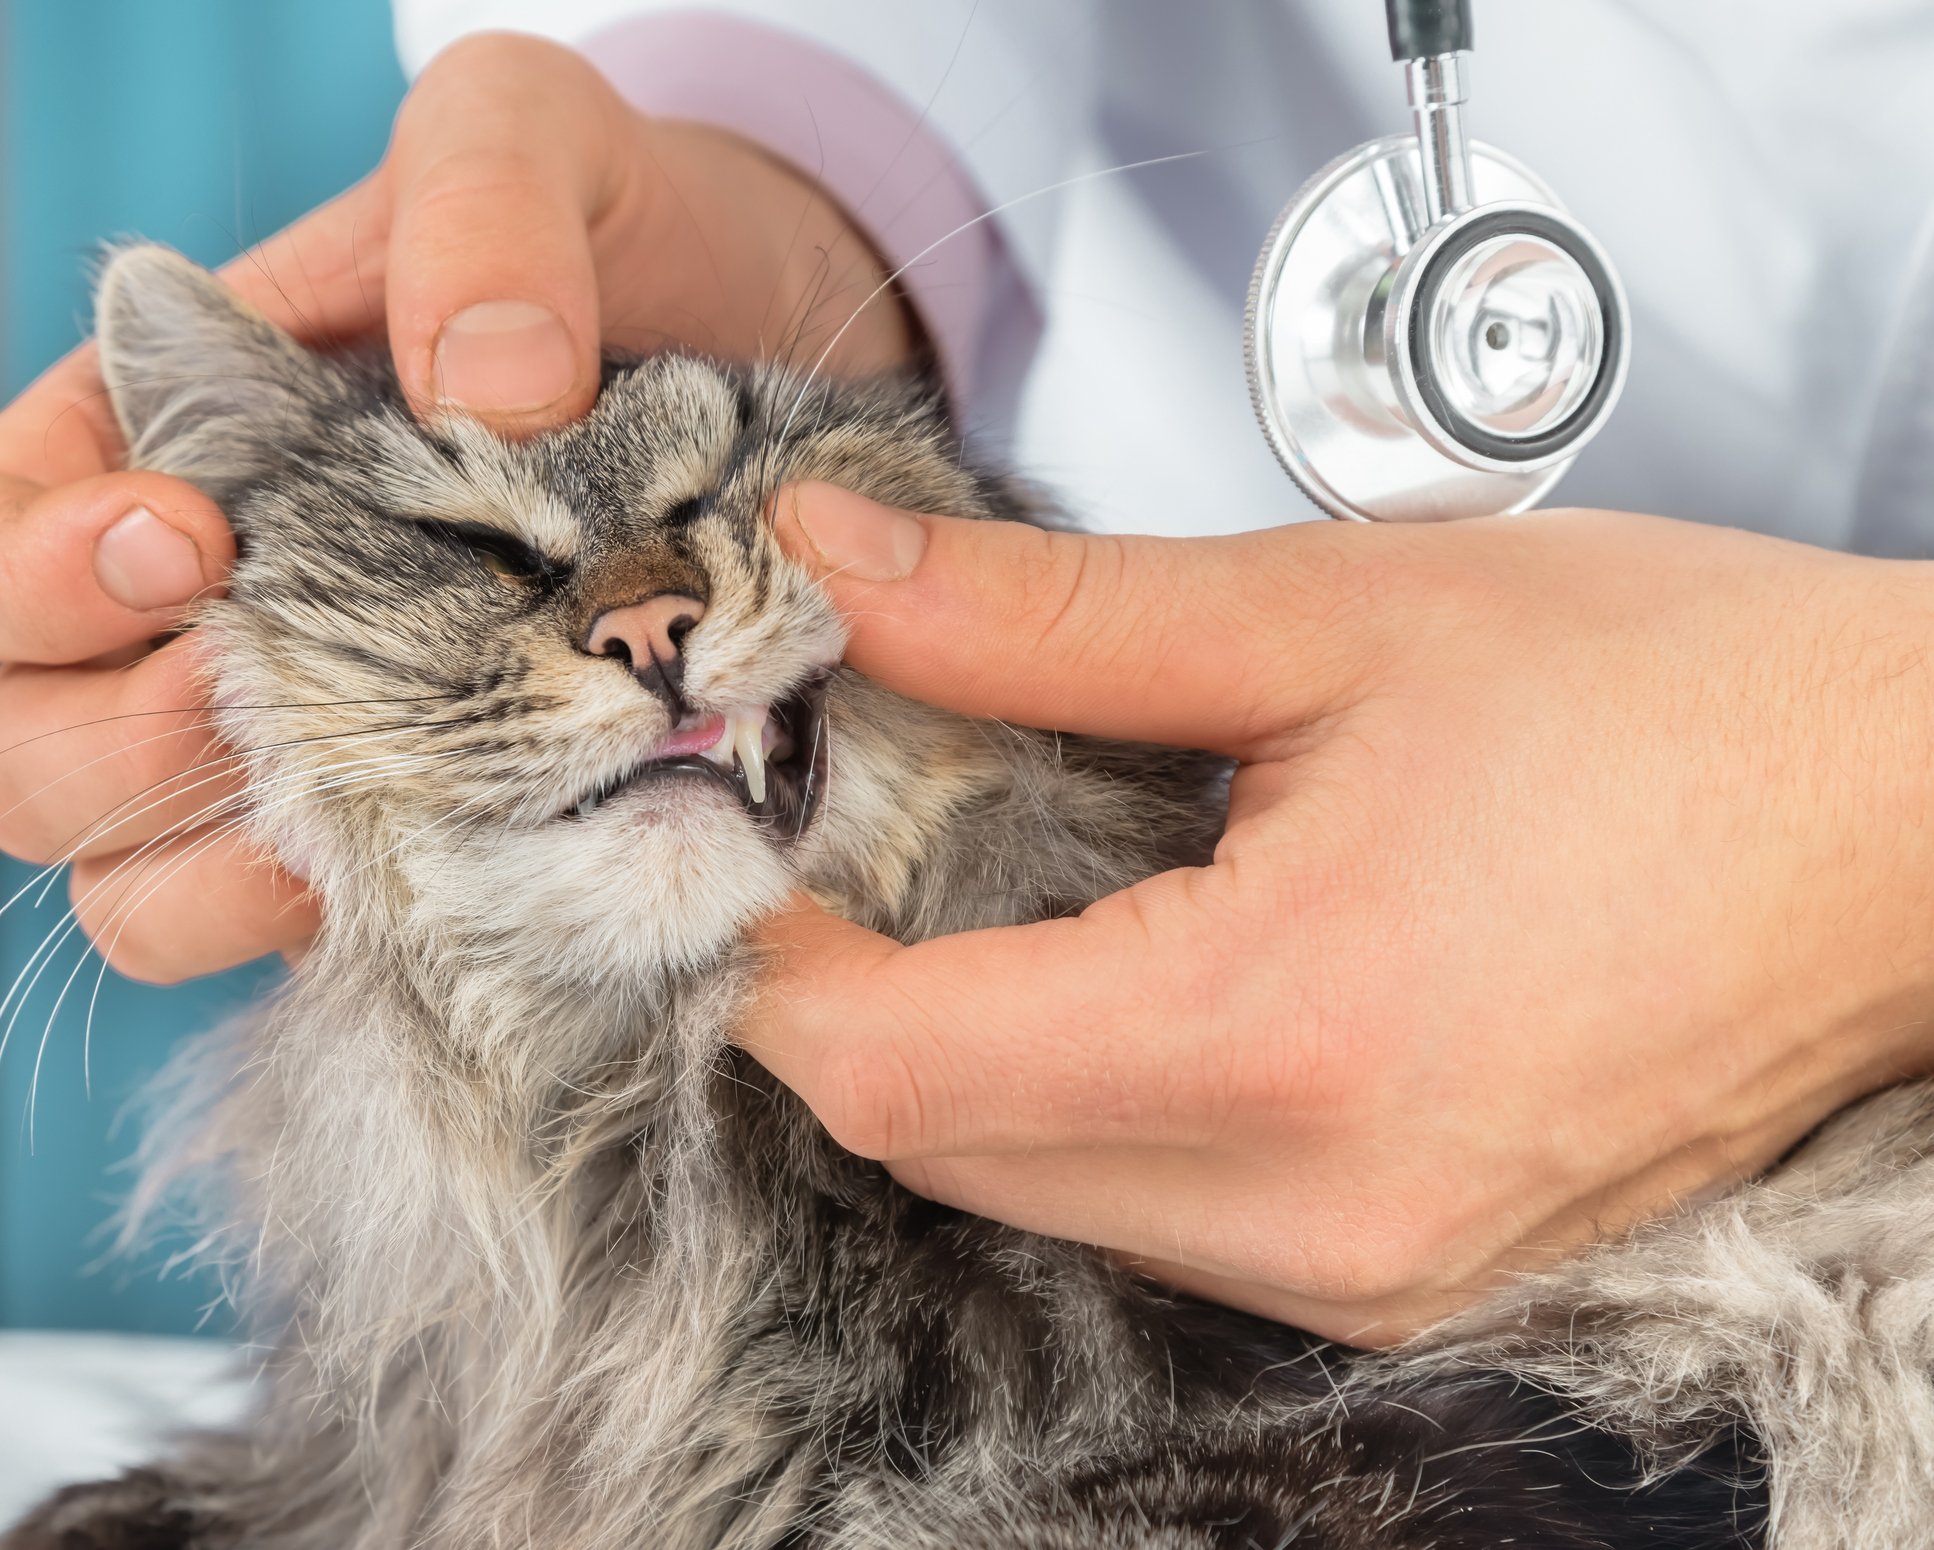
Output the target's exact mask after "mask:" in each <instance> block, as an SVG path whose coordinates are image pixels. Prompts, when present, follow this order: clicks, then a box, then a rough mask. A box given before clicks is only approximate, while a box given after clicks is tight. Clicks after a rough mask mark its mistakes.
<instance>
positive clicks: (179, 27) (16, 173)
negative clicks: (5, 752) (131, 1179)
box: [0, 0, 403, 1331]
mask: <svg viewBox="0 0 1934 1550" xmlns="http://www.w3.org/2000/svg"><path fill="white" fill-rule="evenodd" d="M402 91H403V80H402V76H401V74H400V72H399V70H398V68H397V64H396V58H395V53H394V50H393V45H392V42H391V37H390V17H389V7H388V4H387V3H386V0H0V392H4V393H5V395H7V396H9V397H11V395H12V394H14V393H15V392H17V391H18V390H19V389H20V388H21V387H22V386H24V385H25V384H26V383H27V382H28V381H29V380H31V379H32V377H33V376H34V375H35V374H36V373H37V372H39V371H40V370H41V368H42V367H44V366H46V365H47V364H48V363H49V362H51V361H53V360H54V359H56V358H57V357H58V356H60V355H61V354H63V353H64V352H65V351H67V350H68V349H70V348H71V347H72V346H73V345H74V344H75V342H76V341H77V340H78V339H80V338H81V336H82V335H83V333H84V332H85V323H84V319H85V318H86V315H87V290H86V278H85V277H86V272H87V268H88V265H89V262H90V260H91V258H92V257H93V255H94V254H95V253H96V252H97V250H98V248H99V245H100V244H101V242H102V241H104V240H106V239H108V238H112V237H123V236H130V235H140V236H146V237H153V238H156V239H159V240H160V241H163V242H167V243H170V244H172V245H174V246H175V247H178V248H180V249H181V250H182V251H183V252H185V253H188V254H190V255H191V256H193V257H195V258H197V259H200V260H201V261H202V262H204V263H209V264H214V263H219V262H220V261H222V260H223V259H226V258H228V257H229V256H230V255H232V254H233V253H234V252H235V251H236V250H237V249H238V248H239V247H241V246H243V245H245V244H246V243H249V242H253V241H256V240H258V239H260V238H262V237H265V236H267V235H269V234H270V233H271V232H273V231H275V230H276V229H277V228H278V227H281V226H283V225H285V224H287V223H288V222H289V221H291V220H293V219H294V218H295V217H296V216H298V215H300V214H301V213H302V212H303V211H305V210H307V209H309V208H311V207H312V206H314V205H316V204H318V203H320V202H321V201H322V200H324V199H326V198H327V197H329V196H330V195H331V194H334V193H336V192H337V191H339V190H340V189H342V188H343V187H345V186H346V185H348V184H349V183H351V182H353V181H355V180H356V179H357V178H358V177H360V176H362V174H364V173H365V172H367V171H368V170H369V169H370V168H371V167H373V166H374V165H375V164H376V162H377V160H378V159H379V158H380V157H381V155H382V150H383V145H384V142H385V139H386V138H387V135H388V130H389V123H390V119H391V117H392V115H393V114H394V112H395V108H396V104H397V102H398V100H399V99H400V98H401V96H402ZM4 733H5V728H4V726H0V747H4V746H5V742H6V739H5V735H4ZM26 876H27V873H26V871H25V869H24V868H21V867H19V866H16V865H14V864H13V863H11V862H0V899H5V898H7V897H10V896H11V895H12V894H13V893H14V891H15V890H16V889H17V888H18V887H19V886H20V884H21V882H22V881H23V880H24V879H25V878H26ZM65 908H66V890H65V885H64V883H63V884H59V885H57V886H56V887H55V889H54V890H53V892H52V894H50V896H49V901H48V903H47V905H46V906H44V907H42V908H40V909H39V910H37V911H36V910H29V909H28V908H27V905H26V903H25V902H23V903H22V904H20V905H16V906H15V907H14V908H13V909H11V910H9V911H8V912H7V913H6V914H5V915H3V916H0V993H4V988H3V987H5V986H6V985H8V984H11V983H12V981H13V979H14V977H15V975H16V973H17V972H18V971H19V968H20V966H21V964H22V963H24V962H25V960H26V958H27V956H28V955H29V954H30V953H32V952H33V950H34V948H35V947H36V946H37V945H38V944H39V942H40V941H41V939H42V938H43V937H44V936H45V935H46V933H47V932H48V931H49V930H50V929H51V928H53V927H54V926H55V925H56V923H57V921H58V918H59V915H60V912H61V911H62V910H64V909H65ZM75 941H78V938H76V939H75ZM76 956H77V954H76V950H75V947H74V943H72V942H70V944H69V946H68V948H67V949H66V950H65V951H63V953H62V954H61V955H60V957H59V960H58V964H59V966H58V969H57V970H52V969H50V970H49V973H48V976H47V978H46V979H45V980H43V981H42V987H41V992H40V994H39V995H38V996H37V997H36V1000H35V1003H34V1004H33V1005H30V1006H29V1007H28V1008H27V1010H26V1012H25V1014H24V1015H23V1016H22V1017H21V1019H20V1024H19V1026H18V1027H16V1029H15V1032H14V1037H13V1040H12V1042H11V1044H10V1045H9V1047H8V1049H7V1052H6V1054H5V1056H4V1057H0V1326H31V1327H42V1328H66V1329H139V1330H151V1331H162V1330H168V1331H184V1330H188V1329H190V1328H194V1327H196V1326H197V1325H198V1324H200V1323H201V1320H202V1314H203V1310H204V1308H205V1307H206V1306H207V1304H208V1303H209V1300H210V1296H211V1292H210V1288H209V1287H208V1286H207V1285H206V1284H205V1283H198V1282H191V1281H183V1280H182V1279H180V1278H178V1277H177V1278H163V1277H161V1276H160V1275H159V1274H158V1273H157V1270H156V1267H155V1266H154V1265H149V1266H147V1267H145V1268H142V1269H130V1268H129V1267H127V1266H123V1265H114V1266H110V1267H108V1268H105V1269H99V1270H95V1271H94V1272H93V1273H91V1274H89V1273H84V1272H85V1271H86V1268H87V1267H88V1266H89V1265H92V1264H95V1263H96V1262H98V1261H99V1260H100V1258H101V1250H102V1243H101V1240H100V1228H101V1224H102V1223H103V1222H104V1220H105V1219H106V1218H107V1216H108V1214H109V1212H110V1210H111V1208H112V1201H113V1199H114V1197H115V1195H116V1194H117V1193H118V1192H119V1191H121V1190H122V1189H124V1188H125V1176H124V1175H123V1174H121V1173H120V1172H119V1171H118V1170H116V1169H115V1167H114V1165H115V1164H116V1163H117V1162H118V1161H119V1160H120V1159H122V1158H124V1157H125V1156H126V1154H127V1152H128V1150H129V1148H130V1146H131V1144H132V1136H131V1133H130V1129H129V1127H128V1126H127V1125H125V1124H123V1125H122V1126H121V1127H120V1128H119V1129H118V1131H117V1129H116V1127H115V1120H116V1118H117V1116H119V1115H121V1113H122V1111H123V1110H124V1109H125V1107H126V1106H127V1104H128V1101H129V1099H130V1097H131V1096H132V1095H133V1093H134V1092H135V1090H136V1089H137V1088H138V1087H139V1085H140V1083H141V1081H142V1080H143V1078H144V1077H146V1076H147V1075H148V1074H149V1073H151V1072H152V1071H153V1070H154V1069H155V1068H156V1067H157V1066H158V1065H159V1064H160V1062H161V1061H162V1060H163V1058H165V1056H166V1054H167V1051H168V1048H169V1046H170V1044H171V1043H172V1042H173V1041H174V1040H175V1039H177V1038H179V1037H180V1036H181V1035H182V1034H183V1033H185V1032H188V1031H191V1030H194V1029H198V1028H202V1027H206V1026H207V1025H209V1024H210V1023H211V1022H213V1021H215V1020H216V1019H217V1018H219V1017H220V1016H221V1014H222V1010H223V1009H224V1008H226V1007H230V1006H233V1005H234V1004H236V1002H237V1001H238V1000H240V999H242V998H244V997H246V996H247V995H248V994H249V992H250V990H251V988H252V987H253V986H255V985H257V984H259V983H260V981H261V978H262V976H263V975H264V974H265V973H266V972H267V971H266V970H254V971H243V972H241V973H239V974H235V975H229V976H226V977H224V978H222V979H218V980H213V981H208V982H204V983H202V984H198V985H192V986H187V987H184V988H182V989H179V990H172V991H158V990H152V989H147V988H143V987H140V986H136V985H131V984H128V983H126V982H124V981H120V980H117V979H116V978H115V977H113V976H111V975H110V976H109V977H108V979H107V982H106V984H105V986H104V988H103V990H102V994H101V1002H100V1007H99V1010H98V1013H97V1015H96V1017H95V1020H94V1027H93V1036H92V1061H91V1065H92V1078H93V1081H92V1092H91V1095H90V1094H89V1093H87V1092H86V1091H84V1088H83V1082H82V1061H81V1040H82V1026H83V1023H84V1021H85V1018H84V1010H85V1007H84V1003H85V1000H86V992H87V991H89V990H90V989H91V988H92V986H93V983H94V967H93V965H92V964H91V963H90V964H89V966H88V967H87V968H86V969H85V970H84V971H83V973H82V974H81V976H80V977H79V978H78V979H77V980H76V982H75V985H76V990H75V993H74V995H73V996H71V997H70V998H69V999H70V1001H73V1000H76V999H78V1000H79V1001H80V1002H81V1003H82V1005H81V1006H79V1007H70V1008H69V1009H68V1010H67V1011H64V1012H63V1014H62V1015H61V1017H60V1019H59V1020H58V1022H57V1023H55V1025H54V1026H53V1028H52V1031H51V1033H50V1035H49V1036H48V1038H47V1041H46V1053H45V1059H44V1062H43V1063H42V1067H41V1071H40V1078H39V1092H38V1098H37V1101H36V1104H35V1125H34V1138H33V1145H32V1147H31V1149H30V1147H29V1144H28V1134H27V1128H26V1117H27V1107H28V1094H29V1089H30V1085H31V1084H32V1081H33V1072H34V1063H35V1056H36V1053H37V1049H38V1046H39V1044H40V1040H41V1035H42V1032H43V1030H44V1029H45V1028H46V1025H47V1018H48V1013H49V1010H50V1008H51V1005H52V1002H53V999H54V989H55V988H57V985H58V982H59V981H61V980H64V979H65V978H66V976H67V971H68V969H69V968H70V967H71V966H72V964H73V962H74V960H75V957H76ZM4 1026H5V1023H4V1020H3V1019H0V1027H4ZM212 1322H213V1323H214V1324H217V1325H218V1324H219V1315H215V1316H214V1319H213V1320H212ZM202 1327H209V1326H208V1325H206V1324H203V1325H202Z"/></svg>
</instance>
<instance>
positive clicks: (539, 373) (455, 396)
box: [436, 301, 578, 414]
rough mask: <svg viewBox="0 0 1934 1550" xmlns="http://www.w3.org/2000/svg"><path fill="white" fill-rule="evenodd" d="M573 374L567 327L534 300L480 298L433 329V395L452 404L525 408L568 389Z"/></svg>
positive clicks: (492, 409)
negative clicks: (438, 329)
mask: <svg viewBox="0 0 1934 1550" xmlns="http://www.w3.org/2000/svg"><path fill="white" fill-rule="evenodd" d="M577 374H578V366H577V352H576V351H575V350H573V349H572V347H571V336H570V334H569V332H568V331H566V329H565V327H564V324H563V322H562V321H561V320H560V319H559V318H558V316H557V314H556V313H554V312H552V311H551V310H550V309H549V308H547V307H541V306H539V305H538V304H537V303H536V302H534V301H480V302H478V303H477V304H476V305H475V306H473V307H465V308H464V309H463V311H461V312H459V313H458V314H457V315H456V316H455V317H453V318H451V319H450V321H449V322H447V323H445V324H444V325H443V332H442V333H441V334H439V335H437V342H436V395H437V401H438V402H439V403H442V404H448V405H451V406H453V407H455V408H459V409H471V410H481V411H483V412H484V413H486V414H520V413H521V414H527V413H529V412H530V411H532V410H534V409H543V408H546V407H548V406H549V405H551V404H554V403H556V402H557V401H558V400H559V399H560V398H562V397H563V396H564V395H565V394H566V393H568V392H570V391H571V388H572V386H573V385H574V384H575V383H576V381H577Z"/></svg>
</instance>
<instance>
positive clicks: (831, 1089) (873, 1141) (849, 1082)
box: [817, 1046, 933, 1162]
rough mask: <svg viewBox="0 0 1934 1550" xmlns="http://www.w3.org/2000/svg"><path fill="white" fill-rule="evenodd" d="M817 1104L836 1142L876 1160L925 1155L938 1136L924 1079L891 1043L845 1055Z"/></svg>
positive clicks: (822, 1119) (821, 1119)
mask: <svg viewBox="0 0 1934 1550" xmlns="http://www.w3.org/2000/svg"><path fill="white" fill-rule="evenodd" d="M817 1109H818V1113H819V1119H820V1123H821V1124H823V1125H824V1126H825V1127H826V1131H827V1133H828V1134H829V1135H831V1136H832V1138H833V1139H834V1140H835V1141H837V1142H838V1143H839V1144H840V1145H841V1146H843V1147H845V1148H846V1150H847V1151H849V1152H853V1153H855V1154H857V1155H858V1156H861V1157H868V1158H871V1159H873V1160H874V1161H875V1162H888V1161H892V1160H895V1159H899V1158H906V1157H913V1156H917V1155H920V1154H921V1153H923V1152H925V1151H927V1150H929V1148H930V1145H931V1142H932V1139H933V1138H932V1137H931V1135H930V1134H929V1124H928V1106H927V1103H926V1101H925V1094H924V1091H923V1084H922V1082H921V1079H920V1078H919V1077H918V1075H917V1074H916V1073H915V1071H914V1070H913V1068H912V1066H910V1065H909V1064H908V1062H907V1061H906V1059H905V1058H904V1056H902V1055H901V1054H900V1052H899V1051H898V1050H897V1049H894V1048H892V1047H890V1046H889V1047H885V1048H865V1049H857V1048H856V1049H854V1050H852V1051H849V1052H848V1053H847V1054H845V1055H844V1056H843V1057H842V1058H841V1059H840V1060H839V1061H838V1062H837V1064H836V1065H835V1067H834V1069H833V1071H832V1073H831V1076H830V1078H829V1080H828V1083H827V1085H826V1088H825V1089H824V1091H823V1094H822V1096H821V1100H820V1102H819V1104H818V1105H817Z"/></svg>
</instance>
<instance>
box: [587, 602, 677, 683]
mask: <svg viewBox="0 0 1934 1550" xmlns="http://www.w3.org/2000/svg"><path fill="white" fill-rule="evenodd" d="M704 617H705V605H704V604H703V603H701V602H700V601H699V600H698V599H697V598H695V597H687V596H686V595H685V594H684V593H682V592H661V593H660V594H659V595H658V596H657V597H648V598H646V599H645V600H644V601H643V602H642V603H627V604H625V605H624V607H622V608H607V609H606V610H605V611H604V612H603V613H601V614H599V615H598V616H597V618H595V619H594V620H592V621H591V633H590V634H589V635H587V636H586V637H585V638H584V649H585V650H586V651H588V652H590V653H591V655H592V656H594V657H616V658H618V660H619V661H621V662H624V663H625V664H626V665H628V666H629V667H630V669H631V672H632V676H633V677H635V678H636V679H637V680H638V682H639V683H641V684H643V685H644V686H645V687H646V688H647V689H649V690H651V692H652V693H653V694H655V695H657V696H658V697H659V698H660V699H661V700H663V701H664V702H665V703H666V705H667V706H669V707H671V708H672V709H677V708H678V707H679V700H680V696H681V695H682V694H683V692H684V686H685V653H684V645H685V637H686V636H687V635H688V634H690V633H691V630H692V626H693V625H695V624H697V623H698V621H699V620H701V619H703V618H704Z"/></svg>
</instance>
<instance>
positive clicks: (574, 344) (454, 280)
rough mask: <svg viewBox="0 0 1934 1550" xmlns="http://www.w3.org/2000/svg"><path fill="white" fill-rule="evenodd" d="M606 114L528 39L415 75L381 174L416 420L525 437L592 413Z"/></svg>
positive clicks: (456, 55)
mask: <svg viewBox="0 0 1934 1550" xmlns="http://www.w3.org/2000/svg"><path fill="white" fill-rule="evenodd" d="M614 105H615V103H614V99H613V98H612V97H611V95H610V93H609V92H608V91H607V90H606V89H605V88H604V85H603V83H602V81H601V80H600V79H599V78H598V76H597V75H596V73H595V72H594V71H593V70H592V68H591V67H590V66H589V65H588V64H586V63H585V62H584V61H583V60H582V59H580V58H579V57H578V56H577V55H575V54H573V53H571V52H570V51H568V50H565V49H559V48H551V47H549V46H546V45H539V44H536V43H534V42H533V41H532V40H530V39H527V38H526V39H513V38H508V37H502V36H497V37H492V36H483V37H477V38H472V39H469V40H466V41H464V42H462V43H459V44H457V45H456V46H455V47H453V48H451V49H450V50H448V51H446V52H445V53H444V54H443V55H441V56H439V58H438V59H437V60H436V61H435V62H433V63H432V64H431V65H430V67H429V68H428V69H427V70H426V71H424V73H423V75H422V76H421V78H420V79H419V80H418V82H417V85H416V88H415V90H414V91H412V92H411V94H410V97H409V100H408V101H407V102H406V103H405V104H404V108H403V111H402V113H401V114H400V115H399V117H398V119H397V125H396V136H395V141H394V144H393V146H392V148H391V153H390V161H389V166H388V175H389V178H390V180H391V195H392V198H393V200H394V226H393V228H392V233H391V251H390V260H389V272H388V316H389V335H390V347H391V350H392V352H393V353H394V355H395V357H396V367H397V372H398V374H399V375H400V376H401V378H402V382H403V388H404V391H405V392H406V393H407V394H408V395H409V397H410V400H411V402H412V403H413V404H414V405H415V406H416V407H417V409H418V411H419V412H425V411H429V410H433V409H435V408H437V407H440V406H441V407H456V408H460V409H463V410H465V411H467V412H469V413H471V414H474V415H476V416H478V417H479V418H481V419H483V420H485V421H486V422H488V423H490V424H491V425H492V426H494V427H495V428H497V429H499V430H511V431H525V432H527V431H530V430H535V429H540V428H543V427H547V426H553V425H558V424H562V423H564V422H565V421H568V420H571V419H574V418H576V417H577V416H579V415H581V414H583V413H584V412H585V410H587V409H588V408H589V407H590V406H591V402H592V400H593V399H594V398H595V397H596V395H597V388H598V378H599V364H598V350H599V344H598V341H599V318H598V288H597V273H596V270H595V268H594V266H593V262H592V254H591V239H590V224H591V222H592V221H593V220H594V219H595V218H596V215H597V212H598V211H599V210H600V209H601V208H602V207H603V206H604V204H605V203H606V201H607V200H608V199H609V198H610V195H611V190H610V189H609V188H608V187H607V185H606V183H605V181H604V180H605V177H606V176H607V174H606V172H605V170H604V169H606V168H608V167H609V166H610V165H611V164H612V162H613V157H612V156H611V155H610V154H609V152H608V149H607V144H608V138H609V137H610V136H612V135H613V134H615V132H616V128H615V124H614V122H613V108H614Z"/></svg>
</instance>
